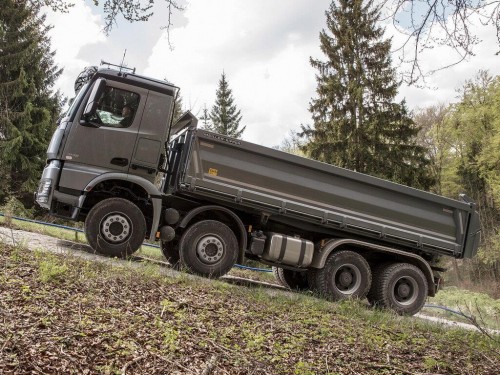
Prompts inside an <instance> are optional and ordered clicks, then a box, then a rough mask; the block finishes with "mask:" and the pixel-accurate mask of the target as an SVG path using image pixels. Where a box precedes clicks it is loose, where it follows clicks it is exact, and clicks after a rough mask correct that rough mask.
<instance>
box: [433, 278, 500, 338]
mask: <svg viewBox="0 0 500 375" xmlns="http://www.w3.org/2000/svg"><path fill="white" fill-rule="evenodd" d="M429 304H435V305H441V306H447V307H449V308H451V309H453V310H455V311H458V312H461V313H463V314H465V315H467V316H473V317H475V318H476V319H477V322H478V323H479V324H481V325H482V326H484V327H488V328H492V329H497V330H498V329H500V300H498V299H494V298H491V297H490V296H488V295H487V294H485V293H478V292H472V291H469V290H464V289H458V288H457V287H448V288H445V289H443V290H440V291H439V292H438V293H437V294H436V296H435V297H432V298H430V299H429ZM424 313H425V314H427V315H433V316H439V317H444V318H446V319H452V320H457V321H463V322H470V321H468V320H467V319H466V318H463V317H460V315H457V314H453V313H451V312H447V311H443V310H439V309H430V308H427V309H424Z"/></svg>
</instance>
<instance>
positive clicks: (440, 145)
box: [414, 104, 456, 198]
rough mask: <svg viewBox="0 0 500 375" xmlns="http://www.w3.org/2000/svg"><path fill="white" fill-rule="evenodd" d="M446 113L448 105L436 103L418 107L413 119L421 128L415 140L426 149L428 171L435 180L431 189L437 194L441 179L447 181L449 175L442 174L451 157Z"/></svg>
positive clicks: (439, 190)
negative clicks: (428, 163) (422, 107)
mask: <svg viewBox="0 0 500 375" xmlns="http://www.w3.org/2000/svg"><path fill="white" fill-rule="evenodd" d="M448 113H449V106H448V105H445V104H438V105H434V106H431V107H428V108H424V109H420V110H418V111H417V113H415V115H414V121H415V123H416V124H417V126H418V127H419V128H420V129H421V130H420V134H419V135H418V137H417V142H418V144H420V145H421V146H422V147H424V148H425V149H426V150H427V158H428V159H429V162H430V165H429V169H428V171H429V173H430V174H431V176H432V178H433V180H434V181H435V185H434V186H433V187H432V188H431V191H432V192H434V193H436V194H439V195H441V194H442V192H443V189H442V183H443V181H448V180H449V178H450V177H451V176H443V174H444V173H445V170H444V167H445V165H446V164H447V163H448V162H449V160H450V158H452V157H453V156H452V155H451V149H452V144H451V134H450V129H449V128H448V127H447V126H446V119H447V115H448ZM455 198H456V197H455Z"/></svg>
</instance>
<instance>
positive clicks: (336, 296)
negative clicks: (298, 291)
mask: <svg viewBox="0 0 500 375" xmlns="http://www.w3.org/2000/svg"><path fill="white" fill-rule="evenodd" d="M313 275H314V277H315V283H314V288H315V289H316V291H317V292H318V293H320V294H321V295H323V296H325V297H326V298H328V299H331V300H333V301H340V300H344V299H349V298H359V299H363V298H365V297H366V295H367V294H368V291H369V290H370V285H371V280H372V275H371V270H370V265H369V264H368V262H367V261H366V259H365V258H364V257H363V256H362V255H360V254H358V253H355V252H354V251H349V250H342V251H337V252H334V253H332V254H330V255H329V256H328V258H327V260H326V262H325V266H324V267H323V268H321V269H318V270H316V271H315V272H314V273H313Z"/></svg>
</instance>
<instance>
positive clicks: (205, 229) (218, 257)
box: [179, 220, 238, 277]
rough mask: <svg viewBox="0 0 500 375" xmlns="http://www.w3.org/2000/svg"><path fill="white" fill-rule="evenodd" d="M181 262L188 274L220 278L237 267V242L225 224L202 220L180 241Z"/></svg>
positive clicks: (188, 230) (186, 232)
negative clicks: (235, 265) (189, 272)
mask: <svg viewBox="0 0 500 375" xmlns="http://www.w3.org/2000/svg"><path fill="white" fill-rule="evenodd" d="M179 252H180V263H181V265H182V266H184V267H186V268H187V269H188V270H189V271H191V272H193V273H196V274H198V275H201V276H206V277H219V276H222V275H224V274H226V273H227V272H229V270H230V269H231V268H232V267H233V266H234V264H235V263H236V260H237V258H238V241H237V239H236V236H235V235H234V233H233V231H232V230H231V229H230V228H229V227H228V226H227V225H226V224H224V223H221V222H219V221H215V220H203V221H199V222H197V223H195V224H193V225H192V226H191V227H190V228H188V229H187V230H186V231H185V232H184V234H183V235H182V237H181V239H180V241H179Z"/></svg>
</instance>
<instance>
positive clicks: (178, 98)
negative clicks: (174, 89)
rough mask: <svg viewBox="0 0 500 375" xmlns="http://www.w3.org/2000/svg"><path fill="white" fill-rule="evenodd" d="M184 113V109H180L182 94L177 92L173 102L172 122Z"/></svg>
mask: <svg viewBox="0 0 500 375" xmlns="http://www.w3.org/2000/svg"><path fill="white" fill-rule="evenodd" d="M183 114H184V110H183V109H182V96H180V95H179V94H177V96H176V97H175V102H174V118H173V121H172V124H175V123H176V122H177V120H178V119H180V118H181V116H182V115H183Z"/></svg>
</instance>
